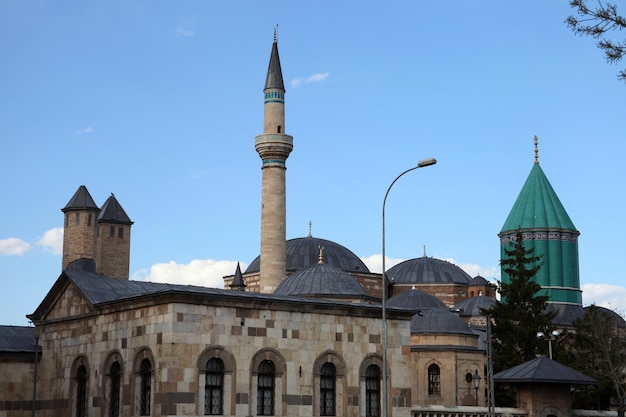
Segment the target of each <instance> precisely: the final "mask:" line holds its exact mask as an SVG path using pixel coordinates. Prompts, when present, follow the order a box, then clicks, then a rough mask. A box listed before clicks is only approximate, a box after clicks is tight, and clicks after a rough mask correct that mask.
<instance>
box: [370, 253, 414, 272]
mask: <svg viewBox="0 0 626 417" xmlns="http://www.w3.org/2000/svg"><path fill="white" fill-rule="evenodd" d="M361 260H362V261H363V263H364V264H365V266H367V268H368V269H369V270H370V272H373V273H375V274H380V273H381V272H382V270H383V256H382V255H371V256H363V257H361ZM403 261H404V259H396V258H390V257H388V256H385V269H386V270H389V268H391V267H392V266H395V265H398V264H399V263H400V262H403Z"/></svg>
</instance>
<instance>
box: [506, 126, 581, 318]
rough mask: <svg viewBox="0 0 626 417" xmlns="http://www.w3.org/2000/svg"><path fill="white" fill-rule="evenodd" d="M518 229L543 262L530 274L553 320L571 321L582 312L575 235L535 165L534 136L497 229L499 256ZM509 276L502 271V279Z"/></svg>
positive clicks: (563, 209) (569, 222)
mask: <svg viewBox="0 0 626 417" xmlns="http://www.w3.org/2000/svg"><path fill="white" fill-rule="evenodd" d="M518 229H521V232H522V238H523V241H524V246H525V247H526V248H527V249H530V248H535V251H534V255H537V256H542V261H543V265H542V267H541V269H539V271H538V272H537V274H536V275H535V277H534V280H535V282H537V283H538V284H540V285H541V286H542V288H543V289H544V290H545V291H546V294H547V295H548V296H549V297H550V299H549V306H550V307H551V308H552V309H554V310H556V311H557V316H556V318H555V321H556V322H557V323H559V324H571V323H572V322H573V320H575V319H576V318H577V317H579V316H581V315H582V291H581V290H580V277H579V269H578V236H579V235H580V232H579V231H578V230H576V227H575V226H574V223H572V220H571V219H570V217H569V215H568V214H567V212H566V211H565V208H564V207H563V205H562V204H561V201H560V200H559V197H558V196H557V194H556V192H555V191H554V189H553V188H552V185H550V182H549V181H548V178H546V176H545V174H544V173H543V170H542V169H541V167H540V166H539V157H538V150H537V137H536V136H535V163H534V164H533V167H532V169H531V171H530V174H529V175H528V178H527V179H526V182H525V183H524V186H523V187H522V190H521V191H520V193H519V196H518V197H517V200H516V201H515V204H514V205H513V208H512V209H511V212H510V213H509V216H508V217H507V219H506V221H505V222H504V226H503V227H502V230H501V232H500V233H499V234H498V236H499V237H500V255H501V258H503V257H504V256H505V252H504V249H505V248H508V247H510V246H509V245H510V244H511V242H512V241H513V240H515V238H516V233H517V230H518ZM508 279H509V277H508V276H507V274H506V273H505V272H504V271H502V280H503V282H508Z"/></svg>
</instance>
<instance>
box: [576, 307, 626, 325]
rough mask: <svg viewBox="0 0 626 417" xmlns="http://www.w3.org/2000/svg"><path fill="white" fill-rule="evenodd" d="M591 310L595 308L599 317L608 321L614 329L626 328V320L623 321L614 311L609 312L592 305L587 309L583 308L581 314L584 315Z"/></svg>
mask: <svg viewBox="0 0 626 417" xmlns="http://www.w3.org/2000/svg"><path fill="white" fill-rule="evenodd" d="M592 308H595V309H597V310H598V315H600V317H603V318H605V319H606V320H610V321H611V325H613V326H616V327H621V328H624V327H626V320H624V318H623V317H622V316H620V315H619V314H617V313H616V312H615V311H613V310H610V309H608V308H606V307H600V306H597V305H595V304H594V305H590V306H587V307H583V312H584V313H586V312H587V311H589V310H590V309H592Z"/></svg>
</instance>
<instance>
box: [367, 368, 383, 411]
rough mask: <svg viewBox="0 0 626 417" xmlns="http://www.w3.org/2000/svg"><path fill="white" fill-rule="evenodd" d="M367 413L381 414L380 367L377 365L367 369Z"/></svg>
mask: <svg viewBox="0 0 626 417" xmlns="http://www.w3.org/2000/svg"><path fill="white" fill-rule="evenodd" d="M365 415H366V416H367V417H379V416H380V368H379V367H378V366H376V365H370V366H368V367H367V369H366V370H365Z"/></svg>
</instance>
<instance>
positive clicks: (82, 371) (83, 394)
mask: <svg viewBox="0 0 626 417" xmlns="http://www.w3.org/2000/svg"><path fill="white" fill-rule="evenodd" d="M86 407H87V368H85V366H84V365H81V366H79V367H78V369H77V370H76V417H85V416H86V415H87V413H86Z"/></svg>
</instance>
